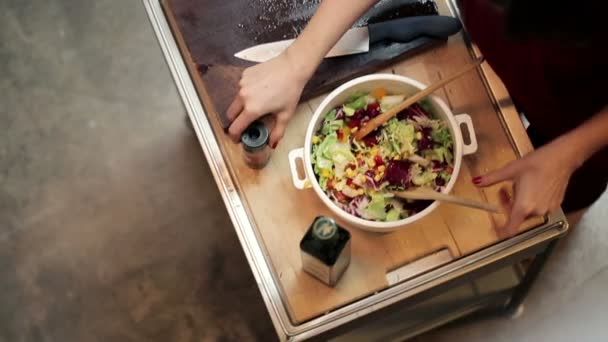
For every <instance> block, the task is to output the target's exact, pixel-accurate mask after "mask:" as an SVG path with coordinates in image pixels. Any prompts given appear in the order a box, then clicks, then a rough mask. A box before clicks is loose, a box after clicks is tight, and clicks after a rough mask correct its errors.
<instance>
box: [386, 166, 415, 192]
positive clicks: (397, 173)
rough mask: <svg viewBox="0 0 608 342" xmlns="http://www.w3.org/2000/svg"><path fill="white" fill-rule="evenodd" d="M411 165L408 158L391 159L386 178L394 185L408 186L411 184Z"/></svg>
mask: <svg viewBox="0 0 608 342" xmlns="http://www.w3.org/2000/svg"><path fill="white" fill-rule="evenodd" d="M410 165H411V163H410V162H409V161H407V160H391V161H389V162H388V165H387V167H386V171H385V172H384V179H385V180H386V181H388V183H389V184H390V185H392V186H399V187H404V188H405V187H407V186H408V185H409V184H410V178H411V177H410Z"/></svg>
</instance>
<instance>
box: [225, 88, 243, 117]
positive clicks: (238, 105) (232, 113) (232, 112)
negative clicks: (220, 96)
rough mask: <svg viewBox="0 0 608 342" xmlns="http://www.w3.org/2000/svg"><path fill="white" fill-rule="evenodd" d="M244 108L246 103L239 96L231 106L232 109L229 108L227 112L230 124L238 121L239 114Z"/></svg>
mask: <svg viewBox="0 0 608 342" xmlns="http://www.w3.org/2000/svg"><path fill="white" fill-rule="evenodd" d="M244 106H245V103H244V101H243V98H242V97H240V96H238V95H237V96H236V97H235V98H234V100H233V101H232V103H231V104H230V107H228V111H226V116H227V117H228V120H229V121H230V122H232V121H234V119H236V117H237V116H238V115H239V113H240V112H241V111H242V110H243V107H244Z"/></svg>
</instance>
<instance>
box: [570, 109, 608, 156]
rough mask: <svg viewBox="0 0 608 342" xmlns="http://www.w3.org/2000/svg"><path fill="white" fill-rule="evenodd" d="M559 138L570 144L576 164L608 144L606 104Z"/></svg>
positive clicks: (607, 111) (607, 110)
mask: <svg viewBox="0 0 608 342" xmlns="http://www.w3.org/2000/svg"><path fill="white" fill-rule="evenodd" d="M560 139H563V140H564V145H566V146H570V148H571V149H572V152H571V153H572V155H573V158H575V160H576V161H577V163H578V166H580V165H582V164H583V163H584V162H585V161H586V160H587V159H589V158H591V156H592V155H593V154H595V153H596V152H598V151H599V150H601V149H602V148H604V147H606V146H608V106H607V107H605V108H604V109H603V110H601V111H600V112H599V113H598V114H596V115H595V116H593V117H592V118H591V119H589V120H587V121H585V122H584V123H583V124H582V125H580V126H579V127H577V128H575V129H574V130H572V131H570V132H568V133H566V134H564V135H563V136H562V137H560ZM606 162H607V163H608V160H607V161H606ZM578 166H577V167H578Z"/></svg>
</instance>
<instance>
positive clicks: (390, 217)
mask: <svg viewBox="0 0 608 342" xmlns="http://www.w3.org/2000/svg"><path fill="white" fill-rule="evenodd" d="M400 218H401V213H400V212H399V210H397V209H395V208H393V209H391V210H389V211H388V214H386V220H387V221H398V220H399V219H400Z"/></svg>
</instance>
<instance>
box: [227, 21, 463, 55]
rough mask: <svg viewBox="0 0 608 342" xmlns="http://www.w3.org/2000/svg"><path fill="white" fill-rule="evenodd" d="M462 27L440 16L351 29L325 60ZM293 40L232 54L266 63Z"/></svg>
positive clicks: (450, 32) (439, 36)
mask: <svg viewBox="0 0 608 342" xmlns="http://www.w3.org/2000/svg"><path fill="white" fill-rule="evenodd" d="M461 28H462V25H461V23H460V20H458V19H456V18H453V17H449V16H440V15H428V16H416V17H408V18H401V19H395V20H388V21H384V22H379V23H375V24H369V25H368V26H364V27H356V28H352V29H350V30H348V31H346V33H345V34H344V35H343V36H342V38H340V40H339V41H338V42H337V43H336V45H334V47H333V48H332V49H331V50H330V51H329V52H328V53H327V55H325V57H326V58H330V57H337V56H346V55H353V54H359V53H365V52H368V51H369V49H370V46H371V45H373V44H374V43H378V42H383V41H384V42H397V43H407V42H410V41H412V40H414V39H416V38H419V37H429V38H437V39H447V38H448V37H449V36H451V35H453V34H455V33H457V32H458V31H460V29H461ZM294 40H295V39H286V40H280V41H276V42H272V43H265V44H260V45H256V46H252V47H250V48H247V49H245V50H242V51H239V52H237V53H236V54H234V56H235V57H237V58H240V59H244V60H247V61H251V62H265V61H267V60H269V59H272V58H274V57H276V56H278V55H279V54H281V52H283V51H284V50H285V49H286V48H287V47H289V45H291V43H292V42H293V41H294Z"/></svg>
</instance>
